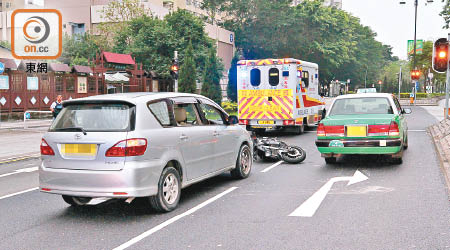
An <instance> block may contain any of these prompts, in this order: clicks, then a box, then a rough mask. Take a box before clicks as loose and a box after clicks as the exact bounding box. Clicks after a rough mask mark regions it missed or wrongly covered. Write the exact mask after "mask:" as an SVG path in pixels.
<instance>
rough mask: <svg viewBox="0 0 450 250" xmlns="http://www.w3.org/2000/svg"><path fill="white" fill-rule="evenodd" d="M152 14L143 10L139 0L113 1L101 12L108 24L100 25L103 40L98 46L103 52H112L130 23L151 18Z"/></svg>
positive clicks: (98, 42) (98, 41)
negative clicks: (115, 41) (119, 35)
mask: <svg viewBox="0 0 450 250" xmlns="http://www.w3.org/2000/svg"><path fill="white" fill-rule="evenodd" d="M149 15H151V12H149V11H148V10H147V9H145V8H142V6H141V3H140V1H139V0H113V1H110V2H109V3H108V4H107V5H106V6H105V7H104V8H103V9H102V10H101V11H100V16H101V18H103V19H104V20H105V21H106V22H102V23H100V24H99V25H98V31H99V33H100V37H101V39H98V40H96V42H97V45H98V46H99V47H101V48H102V49H103V50H110V48H112V47H113V46H114V45H113V42H114V40H115V39H116V37H115V36H116V35H118V34H122V33H123V32H125V30H126V29H128V25H129V21H131V20H133V19H135V18H139V17H143V16H149Z"/></svg>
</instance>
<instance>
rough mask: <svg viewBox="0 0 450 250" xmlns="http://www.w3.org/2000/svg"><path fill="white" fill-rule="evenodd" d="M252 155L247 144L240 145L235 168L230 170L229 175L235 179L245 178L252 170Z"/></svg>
mask: <svg viewBox="0 0 450 250" xmlns="http://www.w3.org/2000/svg"><path fill="white" fill-rule="evenodd" d="M252 164H253V157H252V153H251V151H250V147H249V146H248V145H242V146H241V149H240V150H239V154H238V158H237V161H236V168H234V169H233V170H231V172H230V173H231V176H233V177H234V178H236V179H245V178H247V177H248V176H249V175H250V172H251V170H252Z"/></svg>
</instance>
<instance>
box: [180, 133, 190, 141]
mask: <svg viewBox="0 0 450 250" xmlns="http://www.w3.org/2000/svg"><path fill="white" fill-rule="evenodd" d="M187 139H189V137H187V136H186V135H184V134H182V135H181V136H180V140H182V141H186V140H187Z"/></svg>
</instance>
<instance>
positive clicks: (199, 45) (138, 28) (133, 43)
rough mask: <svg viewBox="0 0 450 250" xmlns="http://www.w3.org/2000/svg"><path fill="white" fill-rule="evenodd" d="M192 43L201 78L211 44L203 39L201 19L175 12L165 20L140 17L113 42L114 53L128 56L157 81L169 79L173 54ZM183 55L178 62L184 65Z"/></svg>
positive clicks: (203, 31) (185, 12) (206, 38)
mask: <svg viewBox="0 0 450 250" xmlns="http://www.w3.org/2000/svg"><path fill="white" fill-rule="evenodd" d="M189 41H190V42H191V43H192V48H193V57H194V60H195V66H196V69H197V70H198V71H197V74H196V75H194V76H195V79H198V78H199V76H201V73H202V72H203V71H204V65H205V62H206V58H207V55H208V50H209V49H210V48H212V46H213V45H212V41H211V39H209V38H208V37H207V35H206V32H205V30H204V24H203V22H202V21H201V19H200V18H198V17H196V16H194V15H193V14H191V13H189V12H187V11H185V10H177V11H175V12H172V13H171V14H170V15H167V16H166V17H165V19H164V20H160V19H157V18H152V17H150V16H140V17H137V18H134V19H132V20H130V21H129V25H128V27H127V28H126V29H125V30H123V31H122V32H119V33H118V34H117V35H116V36H115V40H114V44H115V46H114V52H117V53H131V54H133V56H135V57H136V61H137V62H140V63H143V65H144V68H145V69H146V70H151V71H154V72H155V73H156V74H157V75H158V77H160V78H164V79H171V76H170V66H171V64H172V59H173V57H174V51H175V50H177V51H180V52H182V51H185V50H186V48H187V47H188V44H189ZM184 54H185V53H180V56H179V62H180V64H181V65H183V64H184Z"/></svg>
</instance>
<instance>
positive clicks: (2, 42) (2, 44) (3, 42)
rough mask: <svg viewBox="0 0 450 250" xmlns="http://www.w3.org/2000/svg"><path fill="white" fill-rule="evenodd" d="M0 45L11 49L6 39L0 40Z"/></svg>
mask: <svg viewBox="0 0 450 250" xmlns="http://www.w3.org/2000/svg"><path fill="white" fill-rule="evenodd" d="M0 46H2V47H5V48H8V49H11V44H10V43H9V42H8V41H7V40H3V41H0Z"/></svg>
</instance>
